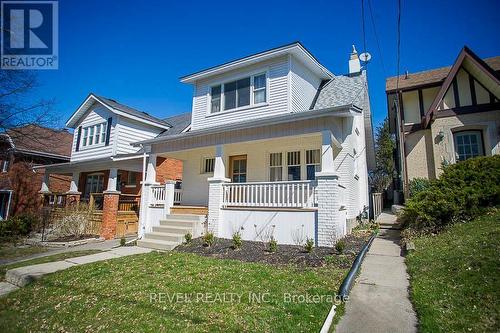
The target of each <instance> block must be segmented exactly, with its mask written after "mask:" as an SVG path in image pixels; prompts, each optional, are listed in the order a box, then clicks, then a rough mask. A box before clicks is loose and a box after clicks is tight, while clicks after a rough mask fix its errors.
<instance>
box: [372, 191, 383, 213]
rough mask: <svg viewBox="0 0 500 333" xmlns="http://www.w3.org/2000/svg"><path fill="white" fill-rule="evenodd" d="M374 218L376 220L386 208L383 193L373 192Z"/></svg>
mask: <svg viewBox="0 0 500 333" xmlns="http://www.w3.org/2000/svg"><path fill="white" fill-rule="evenodd" d="M372 201H373V219H374V220H376V219H377V218H378V217H379V215H380V214H381V213H382V210H383V209H384V199H383V197H382V193H372Z"/></svg>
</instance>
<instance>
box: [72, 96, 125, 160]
mask: <svg viewBox="0 0 500 333" xmlns="http://www.w3.org/2000/svg"><path fill="white" fill-rule="evenodd" d="M111 116H112V113H111V112H110V111H109V110H107V109H106V108H104V107H102V106H101V105H100V104H97V103H95V104H94V105H92V106H91V107H90V108H89V111H88V112H87V114H86V116H85V117H84V118H83V120H82V121H81V122H79V123H78V126H77V127H76V129H75V132H74V135H73V147H72V150H71V161H72V162H74V161H82V160H89V159H96V158H102V157H108V156H111V155H113V145H114V137H115V136H114V134H115V126H116V117H113V123H112V126H111V135H110V137H109V145H108V146H106V145H105V144H104V143H102V144H99V145H94V146H87V147H82V145H81V144H80V150H79V151H75V149H76V141H77V137H78V127H79V126H82V127H86V126H90V125H95V124H99V123H106V122H107V121H108V118H109V117H111ZM82 136H83V131H82Z"/></svg>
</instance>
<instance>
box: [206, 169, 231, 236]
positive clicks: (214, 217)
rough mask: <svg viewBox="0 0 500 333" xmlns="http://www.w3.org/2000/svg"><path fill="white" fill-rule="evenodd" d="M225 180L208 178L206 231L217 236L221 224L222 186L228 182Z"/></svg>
mask: <svg viewBox="0 0 500 333" xmlns="http://www.w3.org/2000/svg"><path fill="white" fill-rule="evenodd" d="M229 181H230V180H229V179H227V178H208V231H209V232H213V233H214V235H215V236H217V237H218V236H219V233H220V230H219V229H220V228H219V227H220V225H221V224H222V218H223V216H222V211H221V208H222V199H223V187H222V184H224V183H227V182H229Z"/></svg>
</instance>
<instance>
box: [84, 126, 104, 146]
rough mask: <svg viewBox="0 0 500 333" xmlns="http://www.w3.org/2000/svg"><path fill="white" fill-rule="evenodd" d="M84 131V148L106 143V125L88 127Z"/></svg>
mask: <svg viewBox="0 0 500 333" xmlns="http://www.w3.org/2000/svg"><path fill="white" fill-rule="evenodd" d="M82 130H83V137H82V147H87V146H95V145H98V144H102V143H104V142H105V141H106V123H101V124H97V125H93V126H87V127H84V128H83V129H82Z"/></svg>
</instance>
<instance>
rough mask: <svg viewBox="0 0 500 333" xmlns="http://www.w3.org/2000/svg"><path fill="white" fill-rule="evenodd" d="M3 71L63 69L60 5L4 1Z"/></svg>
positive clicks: (2, 23)
mask: <svg viewBox="0 0 500 333" xmlns="http://www.w3.org/2000/svg"><path fill="white" fill-rule="evenodd" d="M0 3H1V9H0V13H1V16H0V20H1V30H0V31H1V50H0V55H1V63H0V68H1V69H57V68H58V67H59V59H58V52H59V47H58V46H59V45H58V43H59V41H58V2H57V1H9V0H5V1H0Z"/></svg>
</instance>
